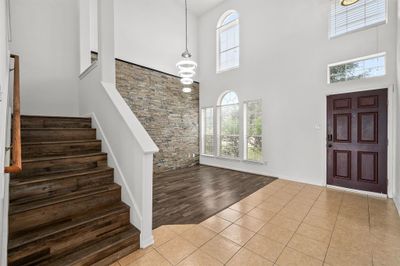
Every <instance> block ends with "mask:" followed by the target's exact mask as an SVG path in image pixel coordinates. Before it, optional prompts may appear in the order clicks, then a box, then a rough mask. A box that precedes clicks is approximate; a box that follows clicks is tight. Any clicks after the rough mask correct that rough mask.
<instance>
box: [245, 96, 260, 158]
mask: <svg viewBox="0 0 400 266" xmlns="http://www.w3.org/2000/svg"><path fill="white" fill-rule="evenodd" d="M245 106H246V108H247V109H246V115H247V117H246V121H247V131H246V147H247V148H246V149H247V150H246V154H247V157H246V159H247V160H251V161H262V105H261V101H251V102H247V104H246V105H245Z"/></svg>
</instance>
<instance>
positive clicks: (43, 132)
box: [21, 128, 96, 143]
mask: <svg viewBox="0 0 400 266" xmlns="http://www.w3.org/2000/svg"><path fill="white" fill-rule="evenodd" d="M95 139H96V129H95V128H21V141H22V143H25V142H43V141H71V140H95Z"/></svg>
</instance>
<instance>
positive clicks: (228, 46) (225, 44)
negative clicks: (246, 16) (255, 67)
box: [217, 11, 239, 72]
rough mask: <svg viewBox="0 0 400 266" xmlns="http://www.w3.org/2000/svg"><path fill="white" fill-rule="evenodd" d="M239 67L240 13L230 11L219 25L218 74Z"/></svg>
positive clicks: (221, 19) (223, 16)
mask: <svg viewBox="0 0 400 266" xmlns="http://www.w3.org/2000/svg"><path fill="white" fill-rule="evenodd" d="M236 67H239V13H238V12H236V11H228V12H226V13H225V14H224V15H222V17H221V18H220V20H219V22H218V25H217V72H221V71H226V70H229V69H232V68H236Z"/></svg>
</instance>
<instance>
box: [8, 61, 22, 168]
mask: <svg viewBox="0 0 400 266" xmlns="http://www.w3.org/2000/svg"><path fill="white" fill-rule="evenodd" d="M11 58H14V94H13V116H12V143H11V145H12V146H11V147H12V158H11V163H12V164H11V165H10V166H7V167H5V168H4V172H5V173H12V174H16V173H19V172H21V171H22V158H21V157H22V152H21V104H20V76H19V74H20V72H19V71H20V70H19V56H18V55H11Z"/></svg>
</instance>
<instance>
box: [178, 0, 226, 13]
mask: <svg viewBox="0 0 400 266" xmlns="http://www.w3.org/2000/svg"><path fill="white" fill-rule="evenodd" d="M175 1H178V2H180V3H181V4H182V5H184V3H185V0H175ZM187 1H188V8H189V10H190V11H191V12H193V13H194V14H196V15H198V16H199V15H202V14H203V13H204V12H206V11H208V10H210V9H211V8H213V7H214V6H216V5H218V4H219V3H222V2H223V1H224V0H187Z"/></svg>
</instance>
